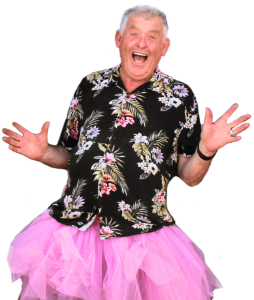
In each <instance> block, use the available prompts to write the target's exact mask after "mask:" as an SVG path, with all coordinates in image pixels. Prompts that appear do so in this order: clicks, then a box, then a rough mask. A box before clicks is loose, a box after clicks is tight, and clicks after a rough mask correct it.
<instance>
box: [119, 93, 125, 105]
mask: <svg viewBox="0 0 254 300" xmlns="http://www.w3.org/2000/svg"><path fill="white" fill-rule="evenodd" d="M119 100H121V101H122V103H126V93H123V95H122V96H121V97H119Z"/></svg>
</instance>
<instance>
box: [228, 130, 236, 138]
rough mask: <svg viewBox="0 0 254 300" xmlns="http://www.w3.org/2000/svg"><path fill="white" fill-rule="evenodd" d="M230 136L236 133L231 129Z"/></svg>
mask: <svg viewBox="0 0 254 300" xmlns="http://www.w3.org/2000/svg"><path fill="white" fill-rule="evenodd" d="M230 136H231V137H236V136H237V135H236V134H235V133H234V131H233V129H230Z"/></svg>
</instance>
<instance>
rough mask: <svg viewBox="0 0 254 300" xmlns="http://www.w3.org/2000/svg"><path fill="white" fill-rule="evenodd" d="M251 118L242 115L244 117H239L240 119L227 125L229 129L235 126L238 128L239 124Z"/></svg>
mask: <svg viewBox="0 0 254 300" xmlns="http://www.w3.org/2000/svg"><path fill="white" fill-rule="evenodd" d="M250 118H251V115H249V114H248V115H244V116H241V117H240V118H238V119H236V120H235V121H233V122H231V123H230V124H229V125H230V127H231V128H234V127H236V126H238V125H239V124H241V123H243V122H245V121H247V120H249V119H250Z"/></svg>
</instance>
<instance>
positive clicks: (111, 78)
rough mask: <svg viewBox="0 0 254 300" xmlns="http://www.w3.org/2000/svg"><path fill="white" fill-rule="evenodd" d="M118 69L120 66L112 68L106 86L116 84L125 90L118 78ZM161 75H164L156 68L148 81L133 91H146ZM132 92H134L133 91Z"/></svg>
mask: <svg viewBox="0 0 254 300" xmlns="http://www.w3.org/2000/svg"><path fill="white" fill-rule="evenodd" d="M120 67H121V64H119V65H117V66H115V67H114V68H112V71H111V73H110V75H109V83H108V85H113V84H117V85H119V86H121V87H122V88H125V87H124V84H123V82H122V80H121V78H120ZM161 75H164V76H165V74H163V73H162V72H161V71H160V69H159V67H158V66H157V67H156V68H155V70H154V74H153V76H152V77H151V78H150V80H148V81H147V82H145V83H144V84H142V85H141V86H139V87H137V88H136V89H135V91H137V90H144V89H148V88H150V87H151V85H152V84H153V83H154V81H155V80H157V78H158V77H159V76H161ZM133 92H134V91H133Z"/></svg>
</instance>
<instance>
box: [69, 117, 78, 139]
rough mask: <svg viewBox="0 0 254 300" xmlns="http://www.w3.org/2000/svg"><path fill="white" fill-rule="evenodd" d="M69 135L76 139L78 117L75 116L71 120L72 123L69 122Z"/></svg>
mask: <svg viewBox="0 0 254 300" xmlns="http://www.w3.org/2000/svg"><path fill="white" fill-rule="evenodd" d="M70 129H71V130H70V136H71V137H72V138H74V139H76V140H77V139H78V138H77V136H78V118H77V117H75V118H74V119H73V120H72V123H71V126H70Z"/></svg>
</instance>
